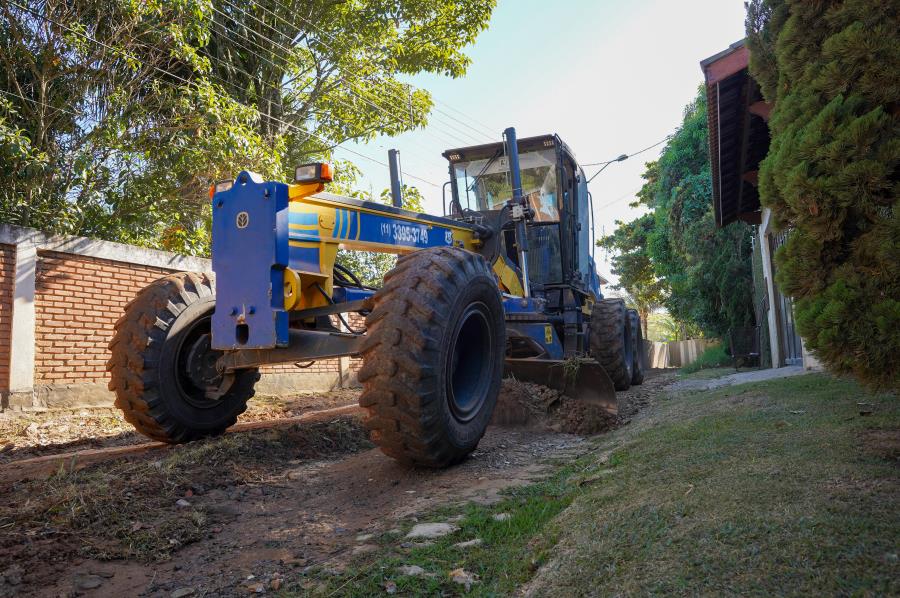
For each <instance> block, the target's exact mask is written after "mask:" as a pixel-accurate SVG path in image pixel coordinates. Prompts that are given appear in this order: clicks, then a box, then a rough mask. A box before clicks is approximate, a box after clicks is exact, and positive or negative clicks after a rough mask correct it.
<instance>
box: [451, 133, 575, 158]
mask: <svg viewBox="0 0 900 598" xmlns="http://www.w3.org/2000/svg"><path fill="white" fill-rule="evenodd" d="M503 145H504V143H503V142H502V141H497V142H495V143H485V144H483V145H470V146H468V147H460V148H456V149H448V150H446V151H445V152H443V153H442V154H441V155H442V156H443V157H444V158H446V159H447V160H448V161H450V163H451V164H452V163H455V162H468V161H470V160H481V159H484V158H490V157H493V156H494V155H496V154H497V152H498V151H500V152H502V151H503ZM518 146H519V151H520V152H524V151H534V150H537V149H548V148H552V147H559V148H560V149H562V151H563V152H564V153H565V154H566V155H568V156H569V157H570V158H571V159H572V161H573V162H575V163H576V164H578V161H577V160H576V159H575V153H574V152H572V150H571V149H570V148H569V146H568V145H566V143H565V142H564V141H563V140H562V139H560V137H559V135H557V134H556V133H548V134H546V135H538V136H536V137H522V138H520V139H519V140H518Z"/></svg>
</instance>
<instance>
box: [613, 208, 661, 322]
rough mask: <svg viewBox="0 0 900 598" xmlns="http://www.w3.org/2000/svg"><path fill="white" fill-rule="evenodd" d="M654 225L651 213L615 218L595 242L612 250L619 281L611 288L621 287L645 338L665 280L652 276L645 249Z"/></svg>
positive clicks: (651, 266) (651, 265)
mask: <svg viewBox="0 0 900 598" xmlns="http://www.w3.org/2000/svg"><path fill="white" fill-rule="evenodd" d="M634 205H636V204H634ZM654 224H655V221H654V218H653V214H652V213H651V214H645V215H643V216H641V217H640V218H638V219H636V220H633V221H631V222H628V223H624V222H621V221H619V220H617V221H616V230H615V232H613V234H611V235H607V236H605V237H603V238H602V239H599V240H598V241H597V245H598V246H599V247H603V248H604V249H607V250H610V251H614V252H615V254H614V255H613V257H612V272H613V274H615V275H616V276H618V277H619V283H618V284H617V285H615V286H614V287H613V288H615V289H621V290H625V291H626V292H627V293H628V294H629V295H630V296H631V298H632V299H633V301H634V304H635V307H636V309H637V311H638V314H639V315H640V317H641V325H642V327H643V329H644V336H645V337H646V336H647V333H648V328H647V319H648V317H649V316H650V312H652V311H653V310H654V309H656V308H657V307H660V306H661V305H662V303H663V301H664V300H665V297H666V288H667V287H666V283H665V281H664V280H661V279H660V278H658V277H657V276H656V273H655V272H654V270H653V262H652V261H651V259H650V253H649V252H648V250H647V241H648V239H649V237H650V234H651V233H652V231H653V227H654Z"/></svg>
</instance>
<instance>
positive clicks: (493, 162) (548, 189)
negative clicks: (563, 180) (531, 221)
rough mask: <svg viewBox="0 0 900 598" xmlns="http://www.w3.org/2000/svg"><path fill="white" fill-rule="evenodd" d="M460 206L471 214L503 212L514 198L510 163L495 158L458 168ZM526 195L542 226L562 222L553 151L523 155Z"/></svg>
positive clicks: (523, 179)
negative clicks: (543, 223)
mask: <svg viewBox="0 0 900 598" xmlns="http://www.w3.org/2000/svg"><path fill="white" fill-rule="evenodd" d="M453 167H454V171H455V174H456V189H457V192H458V194H459V203H460V204H461V205H462V206H463V207H465V208H468V209H470V210H476V211H479V212H483V211H486V210H499V209H500V208H502V207H503V206H504V205H505V204H506V202H507V201H508V200H510V199H511V198H512V185H511V183H510V180H511V179H510V176H509V161H508V159H507V158H506V156H503V155H500V154H496V155H495V156H494V157H492V158H485V159H482V160H472V161H471V162H458V163H456V164H454V166H453ZM519 169H520V171H521V172H522V194H523V195H524V196H525V197H526V199H527V201H528V203H529V205H530V206H531V208H532V209H533V210H534V213H535V220H536V221H538V222H552V221H558V220H559V208H558V206H557V197H556V152H555V151H554V150H552V149H547V150H539V151H533V152H525V153H520V154H519Z"/></svg>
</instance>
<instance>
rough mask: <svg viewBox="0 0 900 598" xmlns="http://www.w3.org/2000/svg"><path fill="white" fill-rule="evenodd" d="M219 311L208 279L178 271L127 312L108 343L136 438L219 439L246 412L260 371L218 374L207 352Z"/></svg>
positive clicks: (113, 385) (121, 403)
mask: <svg viewBox="0 0 900 598" xmlns="http://www.w3.org/2000/svg"><path fill="white" fill-rule="evenodd" d="M214 309H215V295H214V293H213V288H212V283H211V281H210V279H209V278H208V277H207V276H206V275H205V274H194V273H185V272H182V273H178V274H171V275H169V276H166V277H164V278H161V279H159V280H157V281H155V282H154V283H152V284H151V285H149V286H148V287H146V288H144V289H143V290H142V291H141V292H140V293H138V295H137V297H135V298H134V299H133V300H132V301H131V302H130V303H129V304H128V305H126V306H125V314H124V315H123V316H122V317H121V318H120V319H119V321H118V322H116V325H115V333H114V335H113V339H112V341H111V342H110V343H109V349H110V351H111V356H110V359H109V362H108V363H107V369H108V370H109V372H110V375H111V380H110V382H109V389H110V390H111V391H113V392H114V393H115V394H116V406H117V407H118V408H119V409H121V410H122V412H123V413H124V415H125V419H126V420H127V421H128V422H129V423H131V424H132V425H133V426H134V427H135V428H136V429H137V430H138V431H139V432H141V433H142V434H144V435H145V436H149V437H150V438H153V439H154V440H160V441H162V442H169V443H180V442H189V441H191V440H196V439H198V438H203V437H206V436H214V435H217V434H221V433H222V432H224V431H225V429H226V428H228V427H229V426H231V425H233V424H234V423H235V421H236V420H237V416H238V415H240V414H241V413H243V412H244V410H245V409H246V408H247V400H248V399H250V397H252V396H253V386H254V384H255V383H256V382H257V380H259V372H258V370H256V369H248V370H240V371H237V372H234V373H233V374H221V373H218V372H216V370H215V360H216V359H217V358H218V357H219V356H220V355H221V353H219V352H218V351H214V350H212V349H211V348H210V320H211V317H212V313H213V311H214Z"/></svg>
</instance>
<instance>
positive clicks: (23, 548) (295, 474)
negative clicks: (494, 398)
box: [0, 375, 671, 596]
mask: <svg viewBox="0 0 900 598" xmlns="http://www.w3.org/2000/svg"><path fill="white" fill-rule="evenodd" d="M670 381H671V376H670V375H660V376H655V377H651V378H650V379H648V381H647V382H646V383H645V385H644V386H643V387H639V388H637V389H636V390H634V391H631V392H629V393H625V394H624V395H623V396H622V397H621V399H622V402H623V409H622V414H623V419H624V420H626V421H627V419H628V418H629V417H631V416H632V415H633V414H634V413H636V412H637V411H638V410H639V409H640V408H641V407H642V406H643V405H646V404H647V403H648V402H649V401H652V399H653V397H654V396H655V395H656V394H657V393H658V392H659V390H660V389H661V388H662V387H663V386H664V385H665V384H667V383H668V382H670ZM507 390H508V389H507ZM526 390H527V389H526ZM515 391H516V392H515V393H513V394H516V395H517V396H519V395H521V394H522V392H523V390H522V389H521V388H517V389H515ZM506 394H509V393H506ZM537 402H538V403H540V402H541V401H537ZM544 402H545V403H546V401H544ZM554 409H555V410H556V411H555V412H554V413H552V414H550V415H547V416H546V417H540V414H538V416H537V417H535V415H534V413H532V415H531V416H530V417H525V418H521V420H525V419H527V420H528V422H527V423H526V424H524V425H512V426H510V425H504V426H492V427H491V428H490V429H489V430H488V433H487V434H486V436H485V438H484V439H483V441H482V443H481V444H480V446H479V448H478V450H477V451H476V452H475V453H474V454H473V455H472V457H471V458H470V459H468V460H467V461H466V462H464V463H463V464H461V465H459V466H457V467H453V468H450V469H448V470H443V471H431V470H422V469H409V468H406V467H403V466H400V465H398V464H396V463H395V462H394V461H392V460H391V459H389V458H387V457H385V456H383V455H382V454H381V453H380V452H379V451H378V450H376V449H373V448H371V445H369V444H368V441H367V440H366V438H365V432H364V430H363V429H362V427H361V425H360V422H359V418H358V416H352V415H337V416H335V417H333V418H331V419H330V421H326V422H301V423H297V424H295V425H292V426H288V427H280V428H273V429H264V430H251V431H246V432H239V433H233V434H228V435H226V436H224V437H222V438H220V439H215V440H210V441H205V442H199V443H193V444H191V445H186V446H182V447H176V448H174V449H172V450H169V451H165V452H164V453H158V452H150V453H146V454H135V455H130V456H128V458H118V459H115V460H112V461H109V462H104V463H99V464H95V465H91V466H89V467H86V468H84V469H81V470H74V469H73V468H68V469H67V468H66V467H65V466H64V467H62V468H61V469H60V470H58V471H57V472H56V473H55V474H54V475H52V476H50V477H49V478H47V477H41V476H34V477H37V478H38V479H18V480H14V481H11V482H9V483H5V484H4V485H3V486H0V502H2V504H0V575H2V576H3V577H2V578H0V596H12V595H26V596H27V595H41V596H73V595H86V596H94V595H96V596H109V595H122V596H125V595H142V596H190V595H208V596H223V595H225V596H228V595H234V596H244V595H247V594H248V592H258V593H263V592H273V591H274V590H278V589H279V588H283V587H287V586H288V585H290V586H291V587H294V588H296V587H300V588H306V589H309V590H312V589H315V587H316V579H315V576H322V575H326V576H340V575H341V572H342V570H343V568H344V567H345V566H346V564H347V563H349V562H351V561H352V560H353V559H354V558H355V557H357V556H359V555H361V554H364V553H366V552H368V551H374V550H376V549H377V548H378V546H377V542H379V541H380V542H383V541H384V538H388V539H389V540H388V541H395V542H396V543H397V544H398V545H399V544H402V543H403V542H404V541H406V540H405V539H404V538H403V537H402V536H401V535H400V533H399V527H400V526H401V525H406V527H408V524H409V523H410V522H416V521H417V520H418V518H419V517H420V516H421V515H422V514H426V513H429V512H433V511H434V510H435V509H439V508H440V509H444V510H446V511H447V513H449V514H448V515H447V516H448V517H450V518H452V512H453V511H454V510H461V509H462V508H463V506H464V505H465V504H467V503H469V502H472V501H474V502H480V503H491V502H493V501H497V500H498V499H499V496H500V493H501V491H502V490H503V489H505V488H509V487H511V486H515V485H522V484H528V483H530V482H533V481H535V480H537V479H540V478H541V477H542V476H543V475H545V472H546V470H547V468H548V467H549V465H548V463H549V462H550V461H551V460H559V459H563V460H566V459H571V458H574V457H575V456H577V455H578V454H579V453H580V452H582V451H583V450H584V445H585V440H584V439H583V438H582V437H580V436H577V435H575V434H569V433H566V431H567V430H570V429H571V428H572V421H571V420H572V419H573V417H574V416H572V415H571V414H568V415H567V413H566V412H565V409H566V403H559V402H557V406H556V407H551V408H550V410H551V411H553V410H554ZM521 420H520V421H521ZM392 534H393V535H392ZM391 538H393V539H391ZM3 567H5V568H6V569H5V570H2V568H3ZM311 573H314V575H311ZM298 583H299V584H300V585H299V586H298V585H297V584H298Z"/></svg>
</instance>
